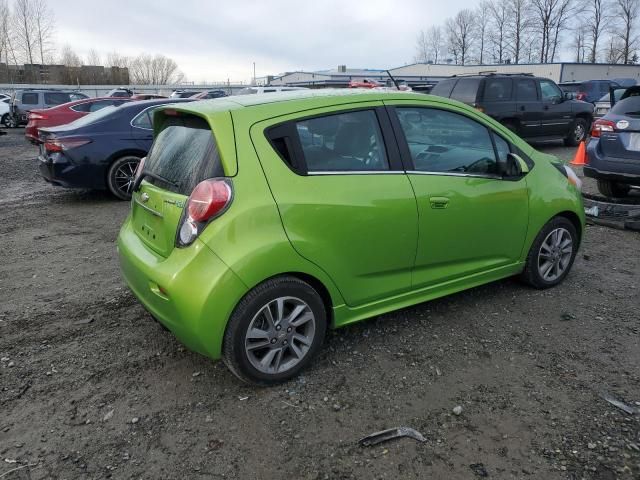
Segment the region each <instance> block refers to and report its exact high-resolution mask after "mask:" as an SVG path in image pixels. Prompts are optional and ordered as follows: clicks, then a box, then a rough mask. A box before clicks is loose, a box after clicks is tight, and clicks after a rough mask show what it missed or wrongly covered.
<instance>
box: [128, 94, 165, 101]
mask: <svg viewBox="0 0 640 480" xmlns="http://www.w3.org/2000/svg"><path fill="white" fill-rule="evenodd" d="M129 98H131V100H156V99H159V98H167V96H166V95H159V94H157V93H134V94H133V95H131V97H129Z"/></svg>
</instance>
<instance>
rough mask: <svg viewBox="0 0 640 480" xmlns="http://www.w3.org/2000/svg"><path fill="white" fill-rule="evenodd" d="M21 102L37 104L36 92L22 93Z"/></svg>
mask: <svg viewBox="0 0 640 480" xmlns="http://www.w3.org/2000/svg"><path fill="white" fill-rule="evenodd" d="M22 104H23V105H37V104H38V94H37V93H23V94H22Z"/></svg>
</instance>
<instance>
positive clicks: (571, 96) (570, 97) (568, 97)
mask: <svg viewBox="0 0 640 480" xmlns="http://www.w3.org/2000/svg"><path fill="white" fill-rule="evenodd" d="M574 98H576V94H575V93H573V92H564V99H565V100H573V99H574Z"/></svg>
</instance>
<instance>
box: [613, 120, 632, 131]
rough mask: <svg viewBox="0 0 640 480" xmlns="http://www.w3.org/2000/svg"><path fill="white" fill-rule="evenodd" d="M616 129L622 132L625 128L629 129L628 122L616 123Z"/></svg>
mask: <svg viewBox="0 0 640 480" xmlns="http://www.w3.org/2000/svg"><path fill="white" fill-rule="evenodd" d="M616 127H617V128H619V129H620V130H624V129H625V128H628V127H629V122H627V121H626V120H620V121H619V122H618V123H616Z"/></svg>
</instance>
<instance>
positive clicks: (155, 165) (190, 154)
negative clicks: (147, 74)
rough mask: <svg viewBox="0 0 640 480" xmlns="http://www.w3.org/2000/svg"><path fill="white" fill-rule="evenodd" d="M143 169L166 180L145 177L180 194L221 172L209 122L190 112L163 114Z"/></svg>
mask: <svg viewBox="0 0 640 480" xmlns="http://www.w3.org/2000/svg"><path fill="white" fill-rule="evenodd" d="M144 171H145V172H150V173H154V174H155V175H158V176H159V177H162V178H163V179H165V180H166V181H160V180H157V179H154V178H151V177H146V178H145V180H146V181H148V182H150V183H152V184H154V185H158V186H159V187H161V188H165V189H167V190H170V191H172V192H176V193H181V194H183V195H189V194H190V193H191V192H192V191H193V189H194V188H195V186H196V185H197V184H198V183H200V182H202V181H203V180H206V179H207V178H214V177H222V176H224V171H223V168H222V163H221V161H220V153H219V152H218V147H217V145H216V141H215V138H214V136H213V132H212V131H211V128H210V127H209V124H208V123H207V122H206V121H205V120H204V119H202V118H200V117H195V116H191V115H180V116H176V117H173V116H171V117H169V116H167V117H165V120H164V122H163V123H162V125H161V127H160V133H158V136H157V137H156V139H155V141H154V142H153V146H152V147H151V151H150V152H149V154H148V155H147V159H146V161H145V164H144Z"/></svg>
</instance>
